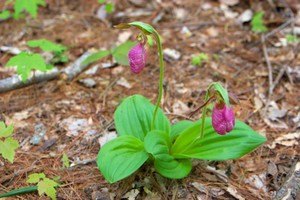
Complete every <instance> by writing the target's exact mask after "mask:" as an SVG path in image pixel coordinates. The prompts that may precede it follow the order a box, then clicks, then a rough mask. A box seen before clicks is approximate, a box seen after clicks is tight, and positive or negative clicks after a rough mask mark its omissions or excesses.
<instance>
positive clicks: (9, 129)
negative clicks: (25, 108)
mask: <svg viewBox="0 0 300 200" xmlns="http://www.w3.org/2000/svg"><path fill="white" fill-rule="evenodd" d="M13 131H14V127H13V125H9V126H5V124H4V122H2V121H0V154H1V155H2V157H3V158H5V159H7V160H8V161H9V162H11V163H13V162H14V158H15V154H16V149H17V148H18V147H19V146H20V145H19V142H18V141H17V140H15V139H14V138H13V137H12V133H13ZM2 139H3V140H2Z"/></svg>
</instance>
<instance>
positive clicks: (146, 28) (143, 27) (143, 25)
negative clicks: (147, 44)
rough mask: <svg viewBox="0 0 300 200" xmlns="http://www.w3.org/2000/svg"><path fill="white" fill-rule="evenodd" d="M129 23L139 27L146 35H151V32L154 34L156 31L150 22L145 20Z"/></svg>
mask: <svg viewBox="0 0 300 200" xmlns="http://www.w3.org/2000/svg"><path fill="white" fill-rule="evenodd" d="M128 24H129V25H131V26H135V27H137V28H138V29H140V30H141V31H142V32H143V33H144V34H145V35H149V34H152V33H154V32H155V29H154V28H153V27H152V26H151V25H149V24H146V23H144V22H131V23H128Z"/></svg>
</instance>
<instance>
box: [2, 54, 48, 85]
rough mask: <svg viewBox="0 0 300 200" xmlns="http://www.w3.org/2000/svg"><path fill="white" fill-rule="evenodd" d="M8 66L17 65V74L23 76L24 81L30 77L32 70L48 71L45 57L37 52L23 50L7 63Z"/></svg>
mask: <svg viewBox="0 0 300 200" xmlns="http://www.w3.org/2000/svg"><path fill="white" fill-rule="evenodd" d="M6 66H7V67H17V74H19V75H20V76H21V79H22V81H23V82H25V81H26V80H27V79H28V76H29V75H30V73H31V70H33V69H37V70H40V71H43V72H45V71H47V65H46V63H45V60H44V58H43V57H42V56H41V55H40V54H37V53H33V54H31V53H28V52H25V51H23V52H21V53H20V54H18V55H16V56H14V57H12V58H10V59H9V61H8V62H7V63H6Z"/></svg>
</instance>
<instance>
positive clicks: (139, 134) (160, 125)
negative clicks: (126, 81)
mask: <svg viewBox="0 0 300 200" xmlns="http://www.w3.org/2000/svg"><path fill="white" fill-rule="evenodd" d="M154 109H155V107H154V105H153V104H152V103H151V102H150V101H149V100H148V99H146V98H145V97H143V96H141V95H133V96H130V97H127V98H126V99H125V100H124V101H123V102H122V103H121V105H120V106H119V107H118V108H117V110H116V112H115V116H114V118H115V125H116V129H117V132H118V134H119V135H120V136H121V135H132V136H135V137H136V138H139V139H140V140H142V141H143V140H144V137H145V135H146V134H147V133H148V132H150V131H151V125H152V118H153V113H154ZM170 129H171V128H170V122H169V120H168V118H167V117H166V116H165V115H164V113H163V111H162V110H161V109H158V112H157V116H156V119H155V126H154V129H153V130H160V131H162V132H164V133H166V134H168V135H169V134H170Z"/></svg>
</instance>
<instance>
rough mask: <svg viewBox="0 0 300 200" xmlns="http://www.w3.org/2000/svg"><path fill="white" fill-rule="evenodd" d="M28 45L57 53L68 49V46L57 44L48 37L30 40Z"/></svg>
mask: <svg viewBox="0 0 300 200" xmlns="http://www.w3.org/2000/svg"><path fill="white" fill-rule="evenodd" d="M27 45H28V46H29V47H39V48H41V49H42V50H43V51H53V52H57V53H62V52H63V51H65V50H66V49H67V47H65V46H63V45H61V44H56V43H54V42H51V41H49V40H46V39H40V40H30V41H28V42H27Z"/></svg>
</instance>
